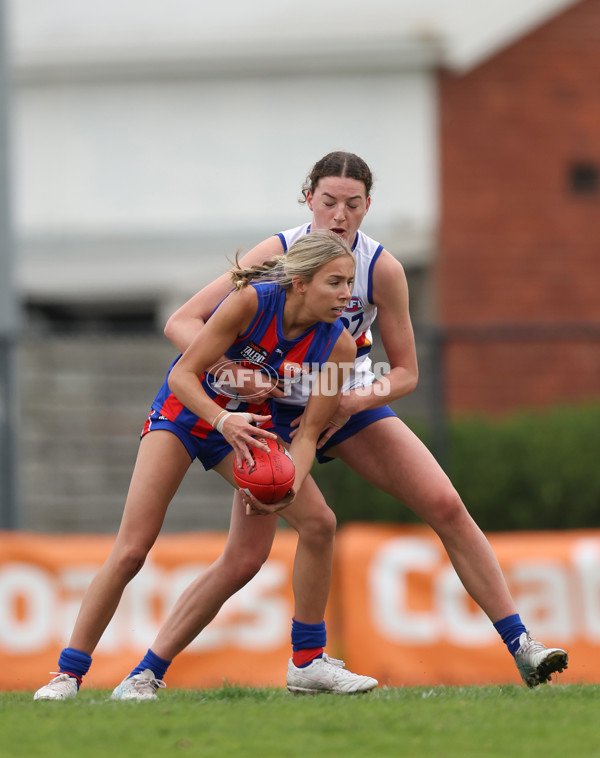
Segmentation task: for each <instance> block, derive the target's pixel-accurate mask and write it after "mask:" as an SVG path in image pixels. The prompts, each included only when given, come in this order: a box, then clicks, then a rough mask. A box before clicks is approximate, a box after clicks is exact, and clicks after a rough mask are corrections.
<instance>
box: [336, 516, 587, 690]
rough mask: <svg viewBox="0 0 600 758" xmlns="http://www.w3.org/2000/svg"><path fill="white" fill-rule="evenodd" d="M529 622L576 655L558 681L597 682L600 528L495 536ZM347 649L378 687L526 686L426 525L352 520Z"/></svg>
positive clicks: (347, 547) (342, 550)
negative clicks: (400, 525) (370, 523)
mask: <svg viewBox="0 0 600 758" xmlns="http://www.w3.org/2000/svg"><path fill="white" fill-rule="evenodd" d="M489 540H490V543H491V544H492V547H493V548H494V551H495V553H496V555H497V556H498V559H499V561H500V564H501V566H502V569H503V571H504V574H505V576H506V579H507V581H508V584H509V588H510V590H511V593H512V595H513V597H514V599H515V602H516V605H517V609H518V611H519V613H520V614H521V617H522V619H523V623H524V624H525V625H526V626H527V628H528V629H529V630H530V631H531V632H532V634H533V635H534V636H535V637H537V639H539V640H540V641H542V642H544V644H546V645H548V646H556V647H562V648H564V649H566V650H567V651H568V652H569V668H568V670H567V671H565V672H564V673H562V674H561V675H560V682H561V683H566V682H583V681H587V682H594V681H598V680H599V679H600V531H581V532H576V531H573V532H528V533H514V532H511V533H503V534H493V535H489ZM337 568H338V571H337V573H338V577H339V581H340V585H339V586H338V588H337V592H338V593H339V594H340V596H341V598H342V602H341V603H340V610H341V625H342V629H343V632H344V638H343V640H344V655H345V656H346V660H347V661H348V662H351V665H352V666H353V667H354V670H360V671H361V672H365V673H368V674H370V675H371V676H374V677H376V678H377V679H378V680H379V682H380V684H384V685H385V684H387V685H392V686H402V685H428V684H432V685H438V684H448V685H468V684H490V683H504V682H521V679H520V676H519V674H518V672H517V670H516V667H515V665H514V663H513V661H512V658H511V657H510V655H509V654H508V652H507V650H506V647H505V646H504V644H503V643H502V642H501V641H500V638H499V636H498V634H497V633H496V631H495V629H494V628H493V626H492V625H491V624H490V622H489V620H488V618H487V616H485V614H484V613H483V612H482V611H481V610H480V609H479V608H478V607H477V606H476V605H475V604H474V603H473V601H472V600H471V599H470V598H469V596H468V595H467V594H466V592H465V590H464V589H463V587H462V584H461V583H460V581H459V579H458V577H457V576H456V574H455V572H454V569H453V568H452V566H451V564H450V562H449V560H448V558H447V556H446V553H445V551H444V549H443V547H442V544H441V542H440V541H439V539H438V538H437V537H436V536H435V535H434V534H433V533H432V532H431V530H429V529H425V528H419V527H416V528H410V527H407V528H394V527H389V526H381V527H378V526H374V525H368V526H367V525H351V526H347V527H345V528H344V530H343V539H341V540H340V541H339V542H338V544H337Z"/></svg>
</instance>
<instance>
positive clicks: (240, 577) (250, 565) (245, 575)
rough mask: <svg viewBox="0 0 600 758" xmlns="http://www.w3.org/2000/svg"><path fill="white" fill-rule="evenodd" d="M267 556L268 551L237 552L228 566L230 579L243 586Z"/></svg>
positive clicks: (256, 572)
mask: <svg viewBox="0 0 600 758" xmlns="http://www.w3.org/2000/svg"><path fill="white" fill-rule="evenodd" d="M257 518H260V517H257ZM268 557H269V551H260V550H259V551H257V550H252V551H250V550H246V551H242V552H240V553H238V554H237V555H236V557H235V561H234V562H233V563H232V565H230V566H229V571H230V574H231V577H232V581H233V582H234V583H235V584H236V585H237V586H238V587H243V586H244V585H245V584H247V583H248V582H249V581H250V580H251V579H253V578H254V577H255V576H256V574H258V572H259V571H260V570H261V568H262V566H263V564H264V562H265V561H266V560H267V558H268Z"/></svg>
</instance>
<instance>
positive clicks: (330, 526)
mask: <svg viewBox="0 0 600 758" xmlns="http://www.w3.org/2000/svg"><path fill="white" fill-rule="evenodd" d="M336 528H337V519H336V517H335V513H334V512H333V511H332V510H331V508H329V507H328V506H326V505H325V506H324V507H323V508H321V509H319V510H318V511H316V512H315V513H313V514H312V515H311V516H310V517H309V518H306V519H305V520H304V521H303V523H302V524H301V525H300V526H299V528H298V533H299V535H300V537H301V538H302V539H303V540H304V541H306V542H310V543H311V544H313V545H316V546H320V545H327V544H329V543H330V542H332V541H333V539H334V538H335V532H336Z"/></svg>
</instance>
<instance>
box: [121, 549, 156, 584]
mask: <svg viewBox="0 0 600 758" xmlns="http://www.w3.org/2000/svg"><path fill="white" fill-rule="evenodd" d="M147 555H148V550H146V548H145V547H143V546H141V545H128V546H127V548H125V549H123V550H121V551H120V552H119V553H118V555H117V556H115V558H116V564H117V571H118V573H119V574H120V575H121V576H122V577H123V578H124V579H125V580H126V581H128V582H129V581H131V580H132V579H133V577H134V576H135V575H136V574H137V573H138V572H139V571H140V569H141V568H142V566H143V565H144V563H145V561H146V556H147Z"/></svg>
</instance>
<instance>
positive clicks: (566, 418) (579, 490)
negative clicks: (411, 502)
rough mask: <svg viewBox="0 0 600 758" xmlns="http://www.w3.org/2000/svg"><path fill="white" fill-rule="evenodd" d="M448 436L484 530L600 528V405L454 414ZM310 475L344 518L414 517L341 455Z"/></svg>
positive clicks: (452, 471)
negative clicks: (498, 415) (496, 416)
mask: <svg viewBox="0 0 600 758" xmlns="http://www.w3.org/2000/svg"><path fill="white" fill-rule="evenodd" d="M413 430H414V431H415V433H417V434H418V435H419V436H420V437H421V438H422V439H423V440H424V441H425V442H426V443H427V442H428V440H427V434H426V432H425V431H424V430H422V429H419V428H418V427H417V426H415V425H413ZM447 442H448V444H447V454H446V457H447V461H445V466H444V467H445V468H446V470H447V471H448V473H449V475H450V478H451V479H452V482H453V483H454V485H455V487H456V488H457V490H458V491H459V492H460V494H461V496H462V498H463V500H464V502H465V504H466V505H467V508H468V509H469V511H470V512H471V513H472V515H473V517H474V518H475V520H476V521H477V523H478V524H479V525H480V526H481V528H482V529H484V530H487V531H501V530H513V529H573V528H586V527H600V405H585V406H577V407H566V408H555V409H552V410H547V411H544V412H530V413H519V414H515V415H512V416H510V417H506V418H503V419H502V420H491V419H489V418H481V417H477V418H462V419H454V420H451V421H450V422H449V423H448V427H447ZM382 454H384V452H383V451H382ZM313 474H314V475H315V478H316V479H317V483H318V484H319V486H320V487H321V489H322V491H323V492H324V494H325V496H326V498H327V501H328V503H329V504H330V505H331V507H332V508H333V509H334V510H335V512H336V515H337V518H338V523H339V524H342V523H344V522H346V521H357V520H360V521H386V522H392V523H393V522H401V523H405V522H411V521H412V522H414V521H417V519H416V518H415V517H414V516H413V514H412V512H411V511H410V510H409V509H408V508H406V507H405V506H404V505H402V504H399V503H398V502H397V501H395V500H394V499H393V498H392V497H390V496H389V495H386V494H385V493H383V492H380V491H378V490H376V489H375V488H373V487H372V486H371V485H369V484H367V483H366V482H364V481H363V480H362V479H361V478H360V477H358V476H357V475H356V474H354V473H353V472H352V471H350V470H349V469H348V468H347V467H346V466H345V465H344V464H342V463H340V462H339V461H334V462H332V463H328V464H325V465H320V466H318V465H315V467H314V469H313Z"/></svg>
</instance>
